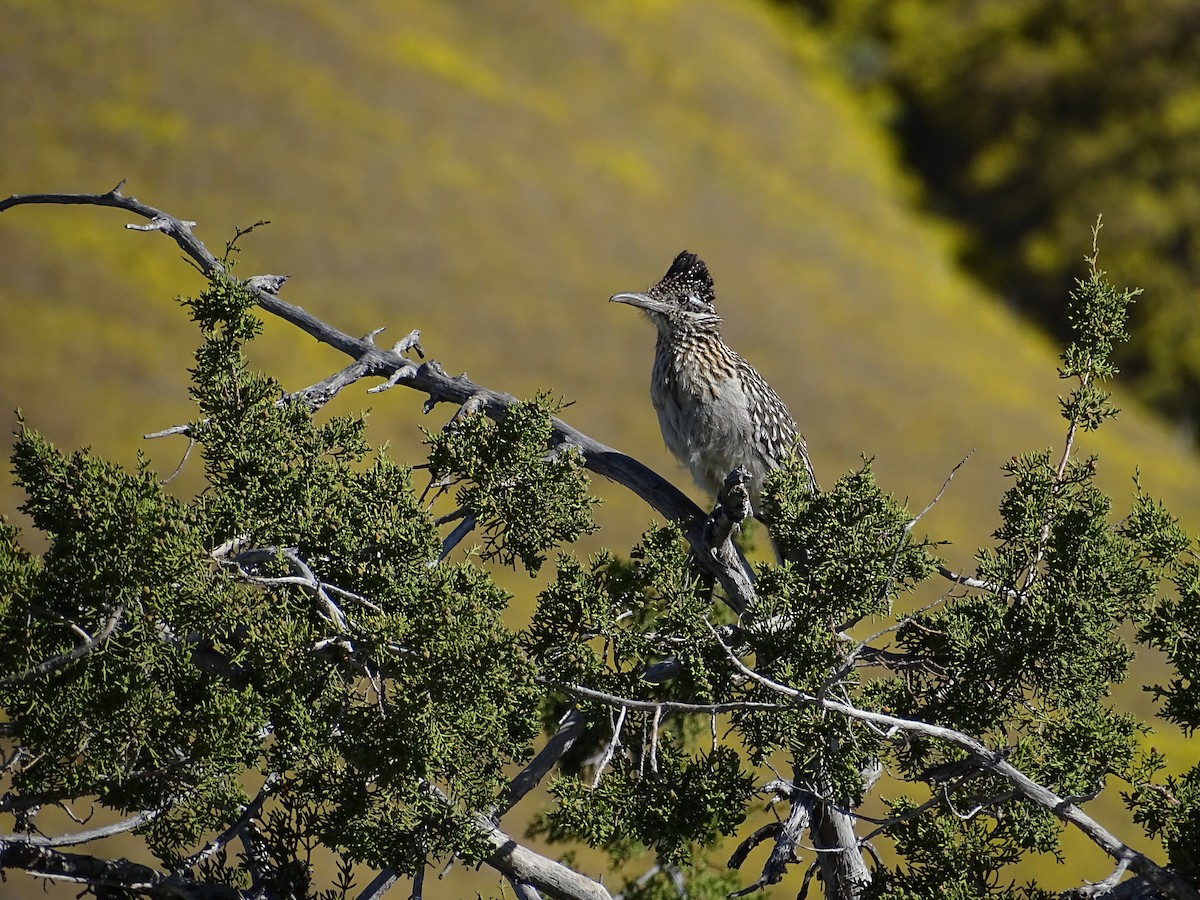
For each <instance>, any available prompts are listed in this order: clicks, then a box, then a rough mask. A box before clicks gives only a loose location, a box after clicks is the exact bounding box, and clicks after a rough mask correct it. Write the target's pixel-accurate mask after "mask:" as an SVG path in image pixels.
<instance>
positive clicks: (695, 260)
mask: <svg viewBox="0 0 1200 900" xmlns="http://www.w3.org/2000/svg"><path fill="white" fill-rule="evenodd" d="M653 293H655V294H657V295H658V296H659V297H660V298H662V299H664V300H665V299H667V298H671V299H674V300H675V301H676V302H677V303H679V304H680V305H681V306H685V307H687V306H692V307H705V306H706V307H708V309H709V310H710V311H711V310H712V308H713V301H714V299H715V297H716V295H715V294H714V292H713V280H712V276H711V275H709V274H708V266H706V265H705V264H704V260H702V259H701V258H700V257H698V256H697V255H696V254H695V253H689V252H688V251H686V250H684V251H683V252H682V253H680V254H679V255H678V256H676V257H675V261H674V262H672V263H671V268H669V269H667V274H666V275H664V276H663V277H662V278H661V279H660V280H659V282H658V284H656V285H655V286H654V291H653Z"/></svg>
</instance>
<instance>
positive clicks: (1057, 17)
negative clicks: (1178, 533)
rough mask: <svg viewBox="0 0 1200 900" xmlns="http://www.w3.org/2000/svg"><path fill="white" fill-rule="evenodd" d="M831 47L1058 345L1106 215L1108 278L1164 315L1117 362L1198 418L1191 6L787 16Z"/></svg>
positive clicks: (1196, 57)
mask: <svg viewBox="0 0 1200 900" xmlns="http://www.w3.org/2000/svg"><path fill="white" fill-rule="evenodd" d="M792 2H793V3H794V5H796V6H798V7H800V8H802V9H804V10H806V11H807V12H809V13H810V14H811V15H812V17H813V18H814V19H815V20H816V21H818V22H820V23H821V24H822V25H823V26H824V27H825V28H826V29H827V31H828V33H829V35H830V37H831V38H832V41H833V44H834V46H835V48H836V52H837V55H838V56H839V57H840V58H841V60H842V62H843V64H844V67H845V69H846V70H847V72H848V74H849V75H850V77H851V78H852V80H854V81H855V82H857V83H858V84H859V86H860V87H861V88H863V89H864V90H867V91H871V92H874V94H875V95H876V98H875V105H876V106H877V107H878V108H881V109H882V110H885V112H884V116H885V117H886V118H887V119H888V121H889V124H891V126H892V127H893V130H894V133H895V134H896V135H897V136H898V137H899V139H900V141H901V144H902V146H903V148H904V150H905V154H906V156H907V158H908V160H909V162H910V164H911V165H912V166H913V167H914V168H915V169H916V170H917V171H918V172H919V173H920V175H921V176H922V178H923V179H924V183H925V184H926V185H927V187H928V193H929V197H930V201H931V205H933V206H935V207H936V208H937V209H939V210H941V211H945V212H949V213H950V214H951V215H952V216H954V217H955V218H957V219H958V220H959V221H960V222H961V223H963V224H964V225H965V226H966V238H965V240H964V242H963V246H962V248H961V255H962V257H963V259H964V260H965V261H966V263H967V264H968V265H969V266H970V267H971V268H972V269H973V270H974V271H975V272H976V273H977V274H979V275H981V276H982V277H983V278H984V279H985V280H987V281H988V282H989V283H990V284H992V285H993V286H994V287H995V288H996V290H997V291H999V292H1000V293H1002V294H1003V295H1004V296H1005V297H1008V298H1011V299H1012V301H1013V302H1015V303H1017V304H1019V305H1020V306H1021V307H1022V308H1024V309H1026V310H1028V311H1029V312H1031V313H1032V314H1034V315H1035V316H1036V317H1038V318H1039V319H1041V320H1042V321H1043V322H1044V323H1046V324H1048V325H1050V326H1051V327H1052V328H1053V329H1055V330H1056V331H1059V332H1060V333H1062V332H1063V331H1065V328H1066V327H1067V326H1069V315H1068V316H1066V317H1064V305H1063V302H1062V300H1063V298H1064V297H1065V296H1066V294H1067V289H1068V288H1069V286H1070V285H1071V283H1072V278H1073V274H1074V272H1075V270H1076V266H1077V259H1078V257H1077V255H1076V251H1075V247H1076V246H1077V236H1078V234H1079V231H1080V229H1082V228H1084V227H1086V225H1087V223H1088V222H1090V221H1092V220H1093V219H1094V218H1095V216H1096V213H1097V211H1098V210H1104V211H1105V212H1106V214H1107V215H1108V216H1110V218H1111V220H1112V221H1113V222H1114V223H1117V224H1116V225H1115V228H1116V229H1117V231H1116V233H1115V234H1114V235H1113V238H1114V242H1113V243H1114V246H1113V249H1112V251H1111V260H1112V264H1113V265H1114V266H1115V267H1116V268H1117V269H1119V270H1120V271H1121V272H1122V273H1124V275H1125V277H1126V278H1128V279H1130V280H1131V281H1134V282H1136V283H1138V284H1141V285H1142V286H1143V287H1144V288H1145V289H1146V290H1148V291H1149V292H1150V293H1151V295H1152V296H1154V298H1155V302H1154V303H1153V304H1151V305H1147V306H1146V307H1143V308H1141V309H1140V310H1139V314H1138V316H1137V317H1136V319H1135V322H1134V326H1133V329H1132V331H1133V341H1132V343H1131V344H1130V346H1129V347H1128V348H1127V349H1125V350H1124V351H1123V358H1124V360H1125V363H1126V368H1128V369H1129V370H1130V371H1131V372H1132V373H1133V374H1134V375H1135V376H1136V379H1137V385H1138V387H1139V388H1140V390H1141V394H1142V396H1143V397H1145V398H1146V399H1148V400H1150V401H1151V402H1152V403H1154V404H1156V405H1157V406H1158V407H1159V408H1160V409H1163V410H1165V411H1167V412H1169V413H1171V414H1173V415H1174V416H1176V417H1177V418H1179V419H1181V420H1182V421H1184V422H1186V423H1194V422H1195V420H1196V418H1197V414H1198V412H1200V400H1198V399H1197V398H1198V397H1200V391H1198V390H1197V387H1198V386H1200V354H1198V353H1197V352H1196V348H1197V343H1198V342H1200V318H1198V317H1197V315H1196V312H1195V303H1194V297H1195V294H1196V290H1197V287H1198V286H1200V255H1197V253H1196V252H1195V248H1196V246H1197V242H1198V240H1200V231H1198V230H1197V229H1198V227H1200V226H1198V225H1197V223H1200V193H1198V192H1197V191H1196V190H1195V187H1194V186H1195V184H1196V183H1197V178H1198V176H1200V154H1198V153H1197V151H1196V147H1197V146H1198V144H1197V138H1198V137H1200V88H1198V87H1197V85H1198V84H1200V62H1198V61H1200V53H1198V52H1197V50H1198V49H1200V20H1197V18H1196V16H1195V8H1194V4H1193V3H1192V2H1191V0H1165V2H1159V3H1155V4H1152V5H1148V4H1139V3H1112V4H1107V5H1105V7H1104V8H1103V10H1101V9H1099V8H1097V6H1096V5H1095V4H1094V3H1090V2H1088V0H984V2H978V3H971V4H962V3H955V2H953V0H905V2H893V0H851V2H830V0H792Z"/></svg>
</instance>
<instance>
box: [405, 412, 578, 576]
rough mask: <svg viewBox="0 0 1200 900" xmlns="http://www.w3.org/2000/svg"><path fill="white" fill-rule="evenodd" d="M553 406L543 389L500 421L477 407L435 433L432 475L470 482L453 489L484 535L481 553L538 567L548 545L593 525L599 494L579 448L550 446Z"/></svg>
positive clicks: (573, 537) (531, 569)
mask: <svg viewBox="0 0 1200 900" xmlns="http://www.w3.org/2000/svg"><path fill="white" fill-rule="evenodd" d="M555 411H556V410H554V409H552V408H551V406H550V402H549V398H548V397H546V396H544V395H542V396H539V397H538V398H537V399H536V400H534V401H533V402H530V403H517V404H514V405H513V406H511V407H510V408H509V409H508V410H507V411H506V412H505V414H504V416H503V418H501V419H500V421H499V422H494V421H492V420H491V419H489V418H487V417H486V416H483V415H479V414H473V415H467V416H464V417H462V418H458V419H456V420H455V421H453V422H451V423H450V425H449V426H447V427H446V428H445V429H444V430H443V431H442V432H441V433H440V434H436V435H430V440H429V443H430V447H431V449H430V453H429V469H430V474H431V475H432V477H433V479H434V481H435V482H439V483H451V482H455V481H463V482H465V484H464V486H463V487H461V488H459V490H458V492H457V494H456V497H455V499H456V501H457V503H458V505H459V508H460V509H461V511H462V512H463V513H464V514H465V515H467V516H470V517H471V518H473V519H476V520H477V521H478V523H479V524H480V526H482V528H483V531H484V537H485V545H484V548H483V558H484V559H485V560H491V559H498V560H499V561H500V562H501V563H503V564H504V565H508V566H512V565H515V564H516V561H517V560H520V561H521V564H522V565H523V566H524V567H525V568H526V569H527V570H528V571H529V574H530V575H534V574H536V573H537V572H538V570H539V569H540V568H541V566H542V563H543V562H545V559H546V556H545V554H546V551H547V550H549V549H551V548H553V547H554V546H555V545H557V544H560V543H563V542H571V541H574V540H576V539H578V538H579V537H580V536H582V535H584V534H590V533H591V532H593V531H595V528H596V526H595V524H594V523H593V522H592V518H591V510H592V507H594V506H595V505H596V504H597V503H598V502H599V500H597V498H595V497H592V496H590V495H589V494H588V492H587V478H586V476H585V475H584V474H583V469H582V468H581V466H580V465H579V459H578V454H576V453H575V452H574V451H564V452H561V453H552V454H548V453H547V451H546V447H547V444H548V443H549V440H550V433H551V430H552V428H553V423H552V421H551V415H552V414H553V412H555Z"/></svg>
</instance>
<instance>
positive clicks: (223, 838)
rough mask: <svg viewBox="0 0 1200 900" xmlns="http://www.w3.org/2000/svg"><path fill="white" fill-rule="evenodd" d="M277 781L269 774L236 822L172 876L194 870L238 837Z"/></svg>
mask: <svg viewBox="0 0 1200 900" xmlns="http://www.w3.org/2000/svg"><path fill="white" fill-rule="evenodd" d="M278 780H279V773H278V772H272V773H270V774H269V775H268V776H267V780H266V781H264V782H263V786H262V787H261V788H259V789H258V793H257V794H256V795H255V797H254V799H253V800H251V801H250V802H249V803H248V804H246V805H245V806H244V807H243V808H242V814H241V815H240V816H238V820H237V821H236V822H234V823H233V824H232V825H230V826H229V828H227V829H226V830H225V831H224V832H223V833H222V834H221V835H220V836H219V837H217V838H215V839H214V840H212V841H210V842H209V844H208V846H206V847H204V849H202V850H199V851H198V852H196V853H193V854H192V855H191V856H189V857H188V858H187V859H185V860H184V861H183V862H182V863H180V864H179V865H178V866H176V867H175V869H174V874H176V875H180V874H182V873H184V872H186V871H188V870H189V869H192V868H194V867H195V866H197V865H199V864H200V863H202V862H204V860H206V859H208V858H209V857H211V856H213V855H214V854H215V853H217V852H218V851H220V850H221V848H222V847H224V846H225V845H226V844H228V843H229V842H230V841H232V840H233V839H234V838H236V837H238V836H239V835H240V834H241V833H242V832H243V831H244V830H245V829H246V827H247V826H248V825H249V824H250V822H251V820H252V819H253V818H254V817H255V816H257V815H258V813H259V810H261V809H262V806H263V803H265V802H266V799H267V795H268V794H270V793H271V789H272V788H273V787H274V786H275V783H276V782H277V781H278Z"/></svg>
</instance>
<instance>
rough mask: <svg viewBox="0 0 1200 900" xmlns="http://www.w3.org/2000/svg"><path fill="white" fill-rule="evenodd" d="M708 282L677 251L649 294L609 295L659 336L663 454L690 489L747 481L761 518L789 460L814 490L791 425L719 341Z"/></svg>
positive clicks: (769, 392)
mask: <svg viewBox="0 0 1200 900" xmlns="http://www.w3.org/2000/svg"><path fill="white" fill-rule="evenodd" d="M715 299H716V295H715V292H714V290H713V280H712V276H711V275H710V274H709V272H708V266H706V265H705V264H704V261H703V260H701V259H700V258H699V257H698V256H697V255H696V254H694V253H689V252H688V251H686V250H684V251H683V252H682V253H680V254H679V255H678V256H676V257H675V260H674V261H673V262H672V263H671V267H670V268H669V269H667V273H666V274H665V275H664V276H663V277H662V278H661V279H660V280H659V282H658V283H657V284H656V285H654V286H653V287H652V288H650V289H649V290H648V291H644V292H641V291H630V292H623V293H617V294H613V295H612V297H610V298H609V301H610V302H612V303H624V304H627V305H629V306H634V307H637V308H638V309H640V310H642V311H643V312H644V313H645V314H646V316H647V317H648V318H649V319H650V321H651V322H653V323H654V325H655V326H656V327H657V329H658V340H657V343H656V344H655V348H654V366H653V369H652V370H651V376H650V399H651V402H653V404H654V409H655V411H656V412H657V413H658V424H659V427H660V428H661V430H662V436H663V441H664V442H665V443H666V445H667V449H668V450H670V451H671V453H672V454H673V455H674V456H675V458H676V459H678V460H679V461H680V462H681V463H683V464H684V465H685V466H686V467H687V468H688V470H689V471H690V472H691V474H692V478H693V479H695V481H696V484H697V485H699V486H700V487H701V488H702V489H703V490H705V491H707V492H708V493H710V494H712V495H714V496H715V495H716V494H717V493H718V491H719V490H720V488H721V485H722V484H723V483H724V481H725V477H726V476H727V475H728V474H729V473H730V472H731V471H732V470H733V469H734V468H736V467H737V466H744V467H745V468H746V470H747V472H748V473H749V476H750V485H749V490H750V504H751V509H752V510H753V513H754V516H755V518H761V516H760V511H761V506H760V501H761V494H762V486H763V481H764V480H765V479H766V477H767V475H768V474H769V473H770V472H771V471H772V470H774V469H777V468H779V466H780V465H782V464H783V462H784V461H785V460H786V459H788V457H789V456H790V455H792V454H793V453H795V454H797V455H799V457H800V459H801V460H802V462H803V465H804V466H805V470H806V472H807V475H808V478H809V485H810V487H815V484H816V482H815V480H814V478H813V471H812V464H811V462H810V461H809V458H808V448H807V446H806V445H805V442H804V438H803V437H802V436H801V435H800V431H799V428H798V427H797V425H796V420H795V418H794V417H793V416H792V414H791V412H790V411H789V410H788V408H787V406H786V405H785V404H784V402H783V401H782V400H781V399H780V398H779V395H778V394H777V393H775V391H774V390H773V389H772V388H771V386H770V385H769V384H767V382H766V381H765V380H764V379H763V377H762V376H761V375H759V374H758V370H757V369H755V368H754V366H752V365H750V363H748V362H747V361H746V360H745V359H743V358H742V357H741V356H739V355H738V354H737V353H735V352H734V351H733V350H731V349H730V348H729V347H728V346H727V345H726V344H725V342H724V341H723V340H721V331H720V328H721V322H722V319H721V317H720V316H719V315H717V311H716V306H715V303H714V301H715Z"/></svg>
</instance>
